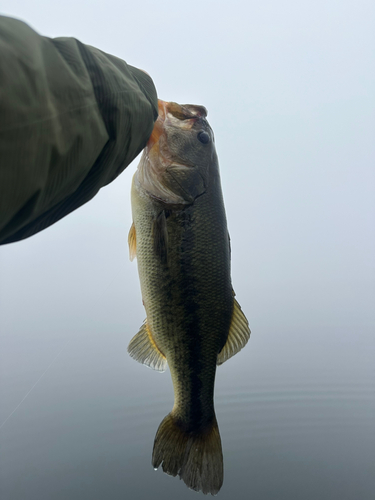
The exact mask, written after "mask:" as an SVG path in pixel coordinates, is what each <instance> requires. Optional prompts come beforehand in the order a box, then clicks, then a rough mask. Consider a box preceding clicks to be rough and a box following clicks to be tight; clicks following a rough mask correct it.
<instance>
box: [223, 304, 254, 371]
mask: <svg viewBox="0 0 375 500" xmlns="http://www.w3.org/2000/svg"><path fill="white" fill-rule="evenodd" d="M250 333H251V332H250V328H249V323H248V321H247V319H246V316H245V315H244V313H243V312H242V309H241V306H240V304H239V303H238V302H237V300H236V299H234V307H233V314H232V322H231V325H230V328H229V334H228V338H227V341H226V343H225V345H224V347H223V348H222V350H221V351H220V352H219V354H218V356H217V364H218V365H222V364H223V363H224V362H225V361H226V360H227V359H229V358H231V357H232V356H234V355H235V354H237V353H238V352H239V351H240V350H241V349H242V348H243V347H245V345H246V344H247V341H248V340H249V338H250Z"/></svg>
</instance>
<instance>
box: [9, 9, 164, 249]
mask: <svg viewBox="0 0 375 500" xmlns="http://www.w3.org/2000/svg"><path fill="white" fill-rule="evenodd" d="M157 109H158V105H157V94H156V90H155V87H154V84H153V82H152V80H151V78H150V77H149V76H148V75H147V74H146V73H144V72H142V71H140V70H138V69H137V68H134V67H132V66H129V65H128V64H126V63H125V62H124V61H122V60H121V59H118V58H116V57H114V56H111V55H109V54H105V53H104V52H102V51H100V50H98V49H95V48H94V47H90V46H87V45H83V44H82V43H81V42H79V41H78V40H76V39H74V38H55V39H51V38H46V37H42V36H40V35H38V34H37V33H36V32H35V31H33V30H32V29H31V28H30V27H29V26H28V25H26V24H24V23H23V22H21V21H18V20H16V19H11V18H7V17H0V244H3V243H10V242H13V241H18V240H22V239H23V238H27V237H28V236H31V235H33V234H35V233H37V232H38V231H41V230H42V229H44V228H46V227H48V226H50V225H51V224H53V223H54V222H56V221H58V220H59V219H61V218H62V217H64V216H65V215H67V214H68V213H70V212H72V211H73V210H75V209H76V208H78V207H80V206H81V205H83V204H84V203H86V202H87V201H89V200H90V199H91V198H92V197H93V196H95V194H96V193H97V192H98V191H99V189H100V188H101V187H102V186H105V185H106V184H108V183H110V182H112V181H113V180H114V179H115V178H116V177H117V176H118V175H119V174H120V173H121V172H122V171H123V170H124V169H125V168H126V166H127V165H129V163H130V162H131V161H132V160H133V159H134V158H135V157H136V156H137V154H138V153H139V152H140V151H141V150H142V149H143V148H144V146H145V144H146V142H147V140H148V138H149V136H150V134H151V132H152V129H153V124H154V121H155V120H156V118H157V114H158V111H157Z"/></svg>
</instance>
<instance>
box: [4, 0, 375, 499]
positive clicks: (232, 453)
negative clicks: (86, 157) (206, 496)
mask: <svg viewBox="0 0 375 500" xmlns="http://www.w3.org/2000/svg"><path fill="white" fill-rule="evenodd" d="M374 11H375V5H374V3H373V2H372V1H370V0H369V1H366V0H356V1H348V0H340V1H339V0H328V1H327V0H325V1H322V0H318V1H316V0H315V1H311V0H308V1H303V0H302V1H297V0H286V1H276V0H264V1H262V2H253V1H251V2H246V1H238V0H232V1H231V2H221V1H216V2H214V1H208V0H207V1H205V0H201V1H196V0H190V1H189V2H184V3H177V2H174V1H167V0H161V1H160V2H151V1H148V0H146V1H143V2H129V1H121V2H120V1H115V0H107V1H106V2H98V1H93V0H91V1H86V0H82V1H80V0H76V1H71V0H68V1H64V2H52V1H51V0H49V1H47V0H45V1H42V0H35V1H34V0H28V1H20V0H12V1H10V0H2V2H1V4H0V13H1V14H3V15H9V16H12V17H17V18H19V19H22V20H24V21H26V22H27V23H28V24H30V25H31V26H32V27H33V28H34V29H35V30H36V31H38V32H39V33H41V34H43V35H45V36H49V37H58V36H72V37H75V38H78V39H79V40H80V41H82V42H83V43H86V44H89V45H93V46H95V47H98V48H99V49H101V50H103V51H105V52H108V53H110V54H113V55H115V56H117V57H120V58H122V59H124V60H125V61H126V62H128V63H129V64H131V65H134V66H136V67H139V68H141V69H144V70H146V71H147V72H148V73H149V74H150V75H151V77H152V78H153V80H154V83H155V85H156V88H157V91H158V95H159V98H161V99H163V100H167V101H176V102H179V103H191V104H202V105H204V106H206V107H207V109H208V120H209V122H210V125H211V126H212V128H213V130H214V133H215V141H216V147H217V152H218V156H219V162H220V169H221V177H222V187H223V193H224V199H225V205H226V211H227V218H228V226H229V231H230V236H231V246H232V279H233V287H234V290H235V291H236V294H237V297H236V298H237V299H238V301H239V303H240V304H241V306H242V309H243V311H244V312H245V314H246V316H247V317H248V320H249V323H250V327H251V330H252V335H251V338H250V341H249V343H248V345H247V346H246V348H245V349H244V350H243V351H241V353H239V354H238V355H236V356H235V357H234V358H233V359H231V360H229V361H228V362H227V363H225V364H224V365H223V366H222V367H219V368H218V371H217V382H216V393H215V394H216V399H215V404H216V413H217V418H218V422H219V427H220V432H221V437H222V443H223V453H224V468H225V476H224V485H223V488H222V490H221V492H220V493H219V497H220V498H221V499H222V500H226V499H229V498H231V499H233V498H236V499H248V498H253V499H254V500H274V499H275V500H276V499H277V500H280V499H284V498H285V499H286V498H288V499H289V500H291V499H292V500H293V499H302V498H303V499H304V500H306V499H314V500H315V499H316V498H318V497H319V498H320V499H327V500H328V499H329V500H330V499H335V500H336V499H337V498H340V499H341V500H344V499H348V500H352V499H353V498H358V499H360V500H369V499H370V498H373V492H374V488H375V479H374V478H375V474H374V472H375V426H374V418H375V392H374V385H375V384H374V382H375V368H374V367H375V363H374V358H375V335H374V323H375V321H374V320H375V313H374V303H375V280H374V277H375V273H374V264H375V233H374V215H375V196H374V187H375V173H374V172H375V169H374V163H375V162H374V160H375V151H374V133H375V113H374V109H375V106H374V104H375V64H374V48H375V36H374V33H375V30H374V20H375V15H374V14H375V12H374ZM136 166H137V160H135V161H134V162H133V164H132V165H130V166H129V167H128V168H127V170H126V171H125V172H124V173H123V174H122V175H121V176H120V177H119V178H118V179H117V180H116V181H114V182H113V183H112V184H110V185H109V186H107V187H105V188H103V189H102V190H101V191H100V192H99V194H98V195H97V196H96V197H95V198H94V199H93V200H92V201H90V202H89V203H88V204H86V205H84V206H83V207H81V208H80V209H78V210H77V211H75V212H73V213H72V214H70V215H69V216H67V217H66V218H64V219H62V220H61V221H59V222H58V223H56V224H55V225H53V226H51V227H50V228H48V229H46V230H45V231H43V232H41V233H39V234H37V235H35V236H33V237H31V238H29V239H26V240H24V241H21V242H18V243H13V244H9V245H5V246H2V247H0V374H1V382H0V398H1V399H0V496H1V498H2V499H3V500H18V499H19V500H21V499H22V500H31V499H34V498H35V499H38V500H50V499H52V498H53V499H68V498H69V499H74V500H75V499H80V500H81V499H85V498H90V499H92V500H96V499H98V500H99V499H102V498H111V499H114V500H115V499H116V500H117V499H120V498H121V499H123V498H132V499H136V498H140V499H144V498H150V497H151V496H152V497H153V498H156V499H159V498H167V499H169V498H170V499H172V498H176V495H178V496H179V498H181V499H190V498H192V497H193V495H195V493H193V492H192V491H189V490H188V489H187V488H186V486H185V485H184V484H183V483H182V482H180V481H178V480H177V479H171V478H169V477H168V476H166V475H165V474H162V472H161V471H158V472H154V471H153V469H152V467H151V452H152V446H153V440H154V436H155V432H156V430H157V427H158V425H159V423H160V422H161V420H162V418H163V417H164V416H165V415H166V414H167V413H168V412H169V411H170V410H171V408H172V405H173V391H172V384H171V380H170V374H169V372H168V371H167V372H166V373H164V374H158V373H156V372H153V371H152V370H148V369H147V368H146V367H144V366H142V365H140V364H138V363H136V362H135V361H134V360H132V359H131V358H130V357H129V356H128V355H127V352H126V349H127V345H128V343H129V341H130V339H131V338H132V337H133V335H134V334H135V333H137V331H138V328H139V326H140V325H141V323H142V321H143V319H144V317H145V314H144V310H143V306H142V299H141V294H140V287H139V282H138V274H137V266H136V263H135V262H133V263H131V262H130V261H129V253H128V247H127V235H128V231H129V229H130V225H131V222H132V219H131V208H130V184H131V179H132V175H133V173H134V171H135V169H136Z"/></svg>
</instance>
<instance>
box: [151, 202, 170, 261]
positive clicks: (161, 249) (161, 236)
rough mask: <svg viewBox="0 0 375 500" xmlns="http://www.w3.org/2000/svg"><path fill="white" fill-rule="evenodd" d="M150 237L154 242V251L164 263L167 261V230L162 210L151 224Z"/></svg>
mask: <svg viewBox="0 0 375 500" xmlns="http://www.w3.org/2000/svg"><path fill="white" fill-rule="evenodd" d="M152 238H153V242H154V252H155V253H156V255H158V256H159V258H160V260H161V262H162V263H163V264H166V263H167V261H168V230H167V219H166V216H165V211H164V210H163V211H162V212H161V213H160V214H159V215H158V217H157V218H156V219H155V220H154V222H153V224H152Z"/></svg>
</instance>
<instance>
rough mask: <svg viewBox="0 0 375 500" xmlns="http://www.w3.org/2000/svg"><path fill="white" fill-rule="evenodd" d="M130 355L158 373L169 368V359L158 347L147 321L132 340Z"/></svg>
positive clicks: (129, 347)
mask: <svg viewBox="0 0 375 500" xmlns="http://www.w3.org/2000/svg"><path fill="white" fill-rule="evenodd" d="M128 353H129V354H130V356H131V357H132V358H134V359H135V360H136V361H138V362H139V363H142V364H144V365H146V366H148V367H149V368H152V369H153V370H156V371H158V372H164V371H165V370H166V368H167V359H166V357H165V356H164V354H163V353H162V352H161V351H160V349H159V348H158V346H157V345H156V343H155V340H154V338H153V336H152V333H151V331H150V328H149V326H148V324H147V320H145V321H144V323H143V325H142V326H141V328H140V329H139V332H138V333H137V335H134V337H133V338H132V339H131V341H130V343H129V346H128Z"/></svg>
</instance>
